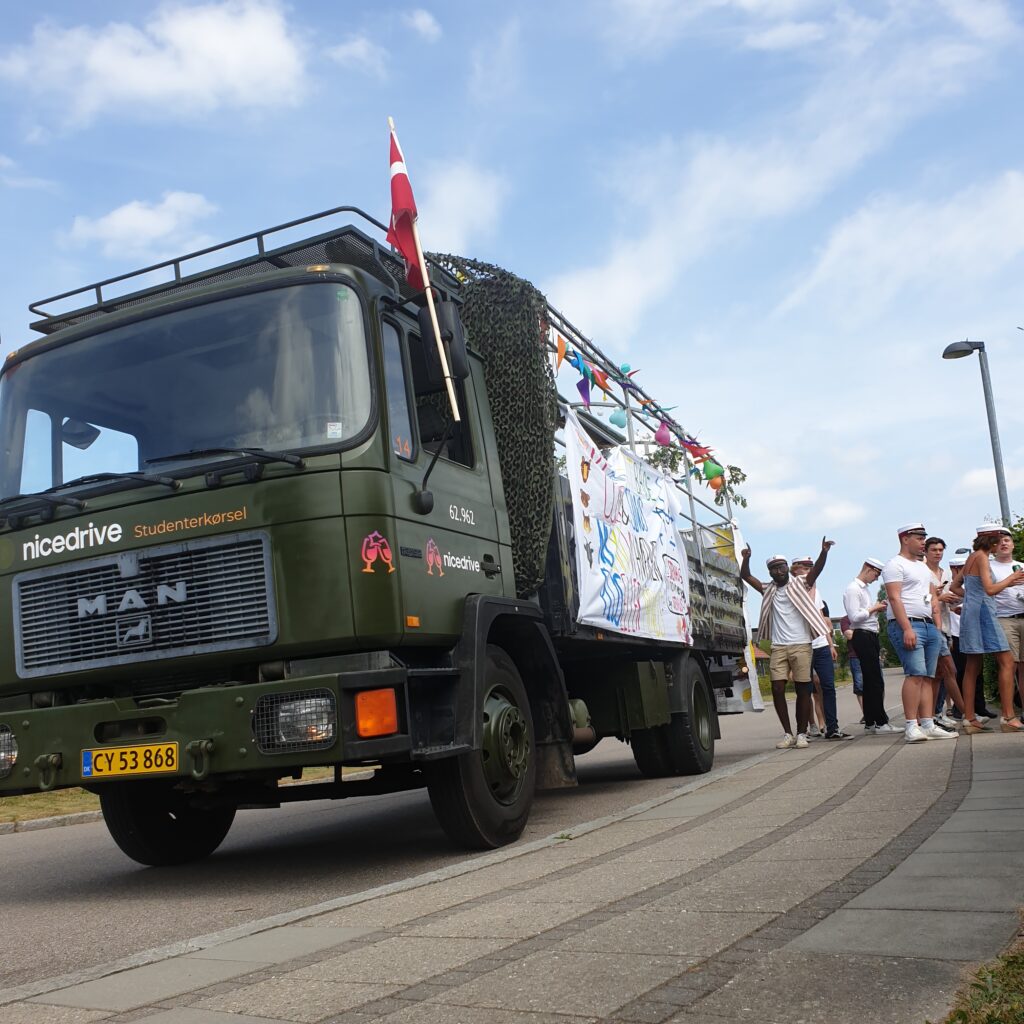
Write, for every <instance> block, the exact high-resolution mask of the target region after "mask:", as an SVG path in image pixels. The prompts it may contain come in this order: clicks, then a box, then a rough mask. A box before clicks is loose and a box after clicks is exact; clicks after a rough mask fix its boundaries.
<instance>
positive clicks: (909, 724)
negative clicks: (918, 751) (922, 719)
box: [907, 718, 917, 732]
mask: <svg viewBox="0 0 1024 1024" xmlns="http://www.w3.org/2000/svg"><path fill="white" fill-rule="evenodd" d="M915 725H917V719H916V718H908V719H907V732H910V730H911V729H913V728H914V726H915Z"/></svg>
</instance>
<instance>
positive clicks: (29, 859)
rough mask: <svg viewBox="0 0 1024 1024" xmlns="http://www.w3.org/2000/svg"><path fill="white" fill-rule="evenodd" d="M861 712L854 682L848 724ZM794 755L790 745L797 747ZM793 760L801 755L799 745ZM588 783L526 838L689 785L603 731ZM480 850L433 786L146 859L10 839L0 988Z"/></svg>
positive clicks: (762, 740) (5, 852)
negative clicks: (150, 864) (180, 858)
mask: <svg viewBox="0 0 1024 1024" xmlns="http://www.w3.org/2000/svg"><path fill="white" fill-rule="evenodd" d="M859 714H860V713H859V711H858V710H857V707H856V704H855V703H854V702H853V696H852V694H851V693H850V691H849V688H848V687H846V688H844V689H842V690H841V691H840V720H841V721H842V722H844V723H847V722H851V721H854V722H855V721H856V720H857V718H858V717H859ZM722 733H723V739H722V740H720V741H719V744H718V749H717V754H716V761H715V767H716V769H721V768H723V767H727V766H728V765H730V764H733V763H735V762H737V761H740V760H743V759H745V758H747V757H750V756H752V755H755V754H760V753H762V752H764V751H765V750H767V749H769V748H770V747H771V746H772V744H773V743H774V741H775V740H776V739H777V738H778V735H779V729H778V723H777V720H776V718H775V715H774V714H773V713H772V712H771V710H768V711H766V712H765V713H764V714H756V715H755V714H747V715H742V716H730V717H728V718H723V720H722ZM787 756H788V755H787ZM792 756H794V757H796V756H799V752H797V751H794V752H793V753H792ZM578 774H579V779H580V785H579V787H577V788H575V789H572V790H562V791H557V792H552V793H543V794H540V795H538V798H537V801H536V803H535V805H534V810H533V813H532V815H531V819H530V822H529V825H528V826H527V831H526V833H525V835H524V839H527V840H528V839H537V838H541V837H543V836H548V835H552V834H557V833H559V832H562V831H565V830H567V829H569V828H571V827H572V826H573V825H577V824H580V823H582V822H587V821H592V820H594V819H596V818H600V817H603V816H604V815H607V814H611V813H613V812H616V811H621V810H623V809H624V808H626V807H629V806H631V805H633V804H637V803H641V802H643V801H645V800H649V799H651V798H653V797H655V796H658V795H660V794H662V793H666V792H669V791H670V790H672V789H675V788H678V787H679V786H681V785H684V784H686V783H688V782H689V781H691V780H690V779H657V780H649V779H644V778H643V777H642V776H641V775H640V774H639V772H638V771H637V769H636V767H635V766H634V764H633V758H632V754H631V752H630V750H629V748H628V747H626V746H625V745H623V744H621V743H619V742H617V741H615V740H605V741H603V742H602V743H601V744H599V745H598V747H597V748H596V749H595V750H594V751H593V752H591V753H590V754H587V755H585V756H584V757H581V758H580V759H579V760H578ZM472 856H475V855H474V854H466V853H464V852H461V851H458V850H456V849H454V848H453V847H452V846H451V845H450V844H449V842H448V840H447V839H446V837H445V836H444V834H443V833H442V832H441V830H440V828H439V826H438V825H437V824H436V822H435V820H434V816H433V813H432V811H431V808H430V802H429V799H428V797H427V795H426V792H425V791H417V792H412V793H400V794H393V795H389V796H381V797H362V798H356V799H352V800H344V801H317V802H312V803H306V804H293V805H288V806H285V807H283V808H280V809H278V810H260V811H255V810H254V811H243V812H240V813H239V815H238V817H237V818H236V819H235V824H234V826H233V828H232V830H231V833H230V834H229V835H228V838H227V840H226V841H225V842H224V844H223V846H221V848H220V850H218V851H217V853H216V854H214V856H212V857H211V858H209V859H208V860H206V861H204V862H201V863H199V864H192V865H187V866H183V867H176V868H160V869H154V868H143V867H140V866H139V865H137V864H135V863H134V862H133V861H131V860H129V859H127V858H126V857H125V856H124V855H123V854H122V853H121V852H120V851H119V850H118V849H117V848H116V847H115V846H114V844H113V841H112V840H111V839H110V837H109V835H108V834H107V831H106V828H105V826H104V825H103V824H102V822H97V823H90V824H81V825H74V826H69V827H66V828H54V829H45V830H40V831H36V832H18V833H13V834H10V835H5V836H0V861H2V863H3V872H2V875H0V906H2V907H3V921H4V934H5V935H6V936H7V937H8V939H9V940H11V941H8V942H7V943H5V948H4V955H3V957H2V958H0V988H8V987H11V986H14V985H21V984H25V983H28V982H33V981H38V980H40V979H43V978H49V977H53V976H56V975H61V974H65V973H67V972H69V971H72V970H79V969H81V968H85V967H90V966H93V965H96V964H102V963H106V962H107V961H110V960H115V959H118V958H119V957H123V956H127V955H129V954H132V953H137V952H141V951H143V950H147V949H151V948H154V947H159V946H164V945H167V944H168V943H171V942H174V941H178V940H182V939H187V938H190V937H193V936H196V935H202V934H206V933H209V932H215V931H220V930H222V929H225V928H229V927H232V926H234V925H238V924H242V923H246V922H249V921H253V920H258V919H260V918H264V917H268V916H269V915H271V914H275V913H280V912H282V911H287V910H292V909H297V908H300V907H305V906H309V905H311V904H315V903H319V902H322V901H324V900H328V899H332V898H336V897H339V896H344V895H347V894H351V893H357V892H360V891H362V890H364V889H369V888H372V887H374V886H378V885H383V884H386V883H389V882H394V881H397V880H400V879H404V878H408V877H410V876H413V875H418V874H420V873H422V872H425V871H430V870H433V869H436V868H439V867H443V866H446V865H449V864H454V863H458V862H461V861H464V860H466V859H468V858H471V857H472Z"/></svg>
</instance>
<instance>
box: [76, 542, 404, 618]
mask: <svg viewBox="0 0 1024 1024" xmlns="http://www.w3.org/2000/svg"><path fill="white" fill-rule="evenodd" d="M389 557H390V552H389ZM392 571H393V570H392ZM187 600H188V581H187V580H178V581H177V582H176V583H173V584H168V583H159V584H157V588H156V603H157V604H158V605H165V604H184V603H185V602H186V601H187ZM148 607H149V604H148V603H147V601H146V599H145V598H144V597H143V596H142V594H140V593H139V591H137V590H135V589H134V588H132V589H129V590H126V591H125V592H124V594H123V595H122V597H121V600H120V602H119V603H118V606H117V614H118V615H120V614H122V613H123V612H130V611H142V610H143V609H145V608H148ZM109 610H110V609H109V608H108V606H107V595H106V594H97V595H96V596H95V597H93V598H88V597H80V598H79V599H78V617H79V618H80V619H87V618H90V617H91V616H97V617H98V616H102V615H106V614H108V612H109Z"/></svg>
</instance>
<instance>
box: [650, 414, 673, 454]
mask: <svg viewBox="0 0 1024 1024" xmlns="http://www.w3.org/2000/svg"><path fill="white" fill-rule="evenodd" d="M654 440H655V441H657V442H658V444H660V445H661V446H662V448H667V447H668V446H669V445H670V444H671V443H672V435H671V434H670V433H669V430H668V424H667V423H666V422H665V421H664V420H662V421H661V426H660V427H658V429H657V430H656V431H655V432H654Z"/></svg>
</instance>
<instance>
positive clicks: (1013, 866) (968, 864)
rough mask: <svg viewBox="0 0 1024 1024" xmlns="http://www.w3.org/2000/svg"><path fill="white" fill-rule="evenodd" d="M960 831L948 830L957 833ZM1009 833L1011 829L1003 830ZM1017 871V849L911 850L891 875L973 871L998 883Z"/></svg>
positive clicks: (965, 874) (960, 874)
mask: <svg viewBox="0 0 1024 1024" xmlns="http://www.w3.org/2000/svg"><path fill="white" fill-rule="evenodd" d="M957 834H963V833H950V832H947V833H946V835H957ZM1004 834H1006V835H1012V834H1013V833H1004ZM1020 871H1021V855H1020V853H1007V852H1005V851H998V850H996V851H993V852H992V853H986V854H985V855H984V856H983V857H980V856H978V854H977V853H976V852H966V853H954V852H949V853H915V854H914V855H913V856H911V857H908V858H907V860H905V861H904V862H903V863H902V864H900V866H899V867H898V868H896V870H895V871H893V873H892V874H893V876H895V877H903V876H906V875H924V876H925V877H926V878H966V877H968V876H970V875H974V876H975V877H977V878H991V879H993V881H994V882H995V883H996V884H998V882H999V880H1000V879H1003V878H1007V877H1010V876H1012V875H1018V874H1020Z"/></svg>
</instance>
